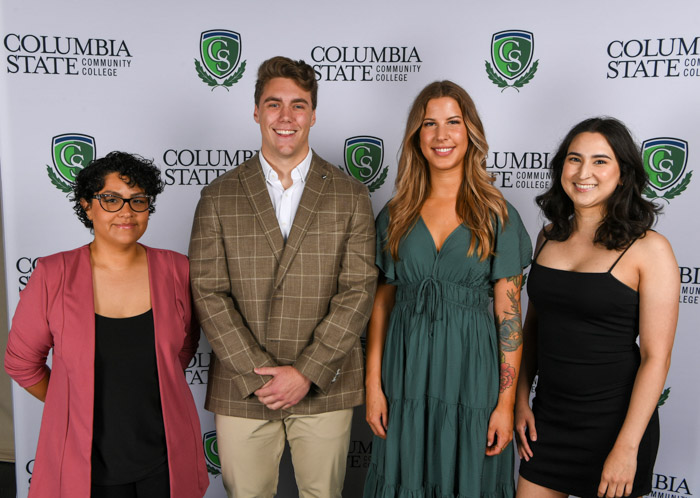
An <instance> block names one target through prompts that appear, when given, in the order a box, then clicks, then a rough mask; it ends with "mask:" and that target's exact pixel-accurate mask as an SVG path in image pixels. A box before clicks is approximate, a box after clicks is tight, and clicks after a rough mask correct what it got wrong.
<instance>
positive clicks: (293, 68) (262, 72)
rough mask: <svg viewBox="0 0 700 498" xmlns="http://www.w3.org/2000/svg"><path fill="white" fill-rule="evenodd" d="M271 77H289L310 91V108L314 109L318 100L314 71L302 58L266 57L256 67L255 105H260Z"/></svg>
mask: <svg viewBox="0 0 700 498" xmlns="http://www.w3.org/2000/svg"><path fill="white" fill-rule="evenodd" d="M273 78H289V79H290V80H293V81H294V83H296V84H297V85H298V86H299V88H301V89H302V90H304V91H306V92H309V93H311V109H314V110H315V109H316V103H317V102H318V82H317V81H316V72H315V71H314V68H312V67H311V66H309V65H308V64H307V63H306V62H304V61H303V60H301V59H300V60H298V61H295V60H292V59H290V58H288V57H282V56H277V57H273V58H271V59H267V60H266V61H263V63H262V64H260V67H259V68H258V79H257V81H256V82H255V94H254V98H255V105H256V106H259V105H260V97H262V94H263V92H264V91H265V85H267V84H268V83H269V82H270V80H271V79H273Z"/></svg>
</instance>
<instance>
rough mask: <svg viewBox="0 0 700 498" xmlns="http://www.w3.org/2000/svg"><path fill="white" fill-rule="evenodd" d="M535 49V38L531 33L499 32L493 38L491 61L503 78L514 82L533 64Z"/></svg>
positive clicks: (517, 31)
mask: <svg viewBox="0 0 700 498" xmlns="http://www.w3.org/2000/svg"><path fill="white" fill-rule="evenodd" d="M534 48H535V38H534V36H533V35H532V33H530V32H529V31H520V30H507V31H499V32H498V33H495V34H494V35H493V36H492V38H491V61H492V62H493V65H494V67H495V68H496V71H498V73H499V74H500V75H501V76H503V77H504V78H506V79H508V80H513V79H515V78H517V77H518V76H520V75H521V74H523V73H524V72H525V70H526V69H527V68H528V66H529V65H530V62H532V53H533V51H534Z"/></svg>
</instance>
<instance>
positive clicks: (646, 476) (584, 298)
mask: <svg viewBox="0 0 700 498" xmlns="http://www.w3.org/2000/svg"><path fill="white" fill-rule="evenodd" d="M540 251H541V249H540ZM625 251H626V250H625ZM624 254H625V252H623V253H622V254H621V255H620V257H619V258H618V259H617V260H616V261H615V263H613V265H612V267H610V269H609V270H608V271H607V272H606V273H577V272H571V271H565V270H556V269H553V268H547V267H544V266H541V265H539V264H537V261H536V260H535V262H534V263H533V264H532V269H531V270H530V275H529V277H528V283H527V291H528V297H529V299H530V301H531V302H532V303H533V305H534V306H535V309H536V310H537V322H538V325H537V326H538V328H537V362H538V381H537V388H536V393H535V398H534V400H533V411H534V414H535V427H536V429H537V441H529V444H530V447H531V448H532V452H533V456H532V458H530V461H529V462H526V461H525V460H521V463H520V475H521V476H523V477H524V478H525V479H527V480H528V481H530V482H533V483H535V484H539V485H540V486H544V487H547V488H550V489H554V490H556V491H560V492H563V493H568V494H570V495H573V496H579V497H582V498H588V497H595V496H597V489H598V485H599V484H600V477H601V473H602V470H603V464H604V463H605V459H606V458H607V456H608V454H609V453H610V450H611V449H612V447H613V444H614V443H615V439H616V438H617V435H618V433H619V431H620V428H621V427H622V423H623V421H624V419H625V415H626V414H627V408H628V406H629V401H630V397H631V394H632V386H633V384H634V380H635V376H636V374H637V370H638V368H639V364H640V355H639V347H638V346H637V343H636V340H637V336H638V335H639V294H638V293H637V292H636V291H634V290H633V289H631V288H630V287H628V286H626V285H625V284H623V283H622V282H620V281H619V280H617V279H616V278H615V277H614V276H613V275H612V273H611V272H612V270H613V268H614V267H615V265H616V264H617V263H618V261H620V258H622V256H623V255H624ZM658 445H659V418H658V411H657V410H655V411H654V414H653V415H652V417H651V420H650V421H649V425H648V426H647V429H646V432H645V433H644V436H643V438H642V441H641V443H640V446H639V452H638V454H637V474H636V476H635V479H634V486H633V490H632V494H631V495H630V496H642V495H645V494H647V493H649V492H650V491H651V480H652V472H653V468H654V461H655V460H656V452H657V449H658Z"/></svg>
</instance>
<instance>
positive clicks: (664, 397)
mask: <svg viewBox="0 0 700 498" xmlns="http://www.w3.org/2000/svg"><path fill="white" fill-rule="evenodd" d="M670 393H671V388H670V387H667V388H666V389H664V391H663V392H662V393H661V396H659V402H658V403H657V404H656V406H662V405H663V404H664V403H666V400H667V399H668V395H669V394H670Z"/></svg>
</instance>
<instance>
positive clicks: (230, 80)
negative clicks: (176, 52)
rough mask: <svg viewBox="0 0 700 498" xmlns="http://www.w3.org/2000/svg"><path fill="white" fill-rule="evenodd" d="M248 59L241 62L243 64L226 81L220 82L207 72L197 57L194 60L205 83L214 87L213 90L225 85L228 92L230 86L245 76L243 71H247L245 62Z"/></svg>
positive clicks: (200, 77)
mask: <svg viewBox="0 0 700 498" xmlns="http://www.w3.org/2000/svg"><path fill="white" fill-rule="evenodd" d="M246 62H247V61H243V62H241V65H240V66H239V67H238V70H237V71H236V72H235V73H233V74H232V75H231V76H229V77H228V78H226V79H225V80H224V81H222V82H221V83H219V82H218V81H216V80H215V79H214V78H213V77H212V76H211V75H210V74H209V73H207V72H206V71H205V70H204V68H203V67H202V64H201V63H200V62H199V61H198V60H197V59H195V60H194V67H195V69H196V70H197V74H198V75H199V79H201V80H202V81H203V82H204V83H206V84H207V85H209V86H210V87H212V89H211V91H212V92H213V91H214V89H215V88H217V87H220V86H222V87H224V88H225V89H226V91H227V92H228V88H229V87H231V86H233V85H234V84H235V83H238V80H240V79H241V78H242V77H243V73H244V72H245V63H246Z"/></svg>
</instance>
